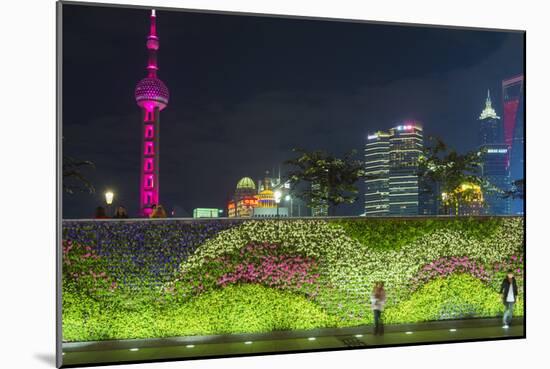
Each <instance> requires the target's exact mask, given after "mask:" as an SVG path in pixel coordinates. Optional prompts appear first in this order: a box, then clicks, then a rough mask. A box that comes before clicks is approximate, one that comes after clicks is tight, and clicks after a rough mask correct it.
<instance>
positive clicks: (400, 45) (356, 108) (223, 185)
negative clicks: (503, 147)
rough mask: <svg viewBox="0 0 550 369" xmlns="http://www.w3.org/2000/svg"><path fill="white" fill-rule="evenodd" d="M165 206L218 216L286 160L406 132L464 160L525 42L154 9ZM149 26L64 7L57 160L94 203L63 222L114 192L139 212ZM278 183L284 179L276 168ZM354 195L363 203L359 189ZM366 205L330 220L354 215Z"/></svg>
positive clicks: (66, 204) (116, 11) (79, 206)
mask: <svg viewBox="0 0 550 369" xmlns="http://www.w3.org/2000/svg"><path fill="white" fill-rule="evenodd" d="M157 29H158V35H159V37H160V50H159V54H158V60H159V67H160V69H159V78H160V79H162V80H163V81H164V82H165V83H166V85H167V86H168V88H169V89H170V103H169V105H168V107H167V108H166V109H165V110H163V111H162V112H161V117H160V122H161V123H160V127H161V128H160V153H161V156H160V182H161V187H160V191H161V192H160V198H161V201H160V202H161V203H162V204H163V205H164V206H165V207H166V208H168V209H173V208H174V207H176V208H177V216H191V215H192V211H193V209H194V208H197V207H214V208H216V207H217V208H225V206H226V203H227V201H228V199H229V197H230V196H231V195H232V193H233V191H234V188H235V186H236V183H237V181H238V179H239V178H241V177H243V176H250V177H252V178H253V179H255V180H257V179H259V178H261V177H263V176H264V173H265V171H266V170H270V171H272V169H273V168H278V166H279V164H280V163H282V162H284V161H285V160H286V159H289V158H291V157H292V156H293V153H292V151H291V150H292V148H294V147H301V148H305V149H324V150H328V151H329V152H332V153H335V154H341V153H344V152H346V151H349V150H351V149H356V150H358V153H359V155H358V157H359V158H362V156H363V151H362V150H363V147H364V145H365V141H366V135H367V133H368V132H373V131H376V130H380V129H388V128H390V127H392V126H395V125H397V124H398V123H399V122H400V121H402V120H405V119H415V120H419V121H420V122H422V124H423V127H424V134H425V136H429V135H433V136H440V137H442V138H443V139H444V140H445V141H446V142H447V143H448V144H450V145H451V146H454V147H456V148H457V149H458V150H461V151H464V150H471V149H474V148H475V147H476V146H477V144H478V142H477V141H478V121H477V117H478V116H479V114H480V112H481V110H482V109H483V107H484V102H485V96H486V94H487V89H488V88H489V89H491V95H492V96H493V106H494V107H495V108H496V111H497V114H499V115H501V116H502V102H501V91H500V86H501V81H502V79H504V78H507V77H510V76H514V75H517V74H520V73H523V68H524V65H523V50H524V42H523V41H524V38H523V33H519V32H517V33H514V32H494V31H471V30H456V29H451V30H450V29H443V28H429V27H411V26H408V27H404V26H395V25H381V24H365V23H344V22H336V21H319V20H315V21H314V20H303V19H301V20H298V19H284V18H269V17H253V16H236V15H219V14H200V13H190V12H178V11H163V10H157ZM148 31H149V11H148V10H145V9H128V8H113V7H92V6H86V5H64V6H63V137H64V140H63V150H64V154H66V155H69V156H73V157H75V158H78V159H83V160H91V161H93V162H94V163H95V166H96V168H95V169H94V170H87V171H85V172H84V173H85V174H86V176H87V177H88V178H89V179H90V180H91V181H92V183H93V184H94V186H95V187H96V193H95V194H92V195H90V194H75V195H64V197H63V217H64V218H90V217H92V216H93V214H94V209H95V207H96V206H98V205H101V204H102V203H103V201H104V197H103V192H104V191H105V189H107V188H109V189H112V190H113V191H114V192H115V204H121V205H124V206H126V207H127V208H128V210H129V213H130V215H131V216H135V215H136V214H137V211H138V205H139V204H138V202H139V195H138V192H139V175H140V160H141V157H140V153H141V133H142V127H141V125H142V122H141V113H140V109H139V108H138V106H137V105H136V102H135V100H134V88H135V85H136V83H137V82H138V81H139V80H140V79H142V78H143V77H145V75H146V70H145V67H146V63H147V50H146V47H145V41H146V36H147V34H148ZM282 170H283V173H284V167H283V168H282ZM360 186H361V189H362V188H363V186H362V184H360ZM362 211H363V197H360V198H359V199H358V201H357V202H356V203H355V204H354V205H351V206H347V207H342V208H341V209H339V211H338V214H339V215H358V214H359V213H361V212H362Z"/></svg>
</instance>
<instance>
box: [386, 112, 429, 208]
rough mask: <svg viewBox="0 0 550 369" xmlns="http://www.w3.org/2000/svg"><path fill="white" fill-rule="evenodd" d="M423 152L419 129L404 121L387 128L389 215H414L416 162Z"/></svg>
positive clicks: (417, 180)
mask: <svg viewBox="0 0 550 369" xmlns="http://www.w3.org/2000/svg"><path fill="white" fill-rule="evenodd" d="M423 149H424V137H423V132H422V127H421V126H420V125H419V124H418V123H417V122H407V123H404V124H402V125H399V126H397V127H394V128H392V129H390V155H389V181H388V184H389V192H390V193H389V199H390V201H389V203H390V215H418V214H419V213H420V206H419V205H420V204H419V200H420V199H419V179H418V159H419V158H420V155H422V152H423Z"/></svg>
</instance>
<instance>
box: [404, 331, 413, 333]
mask: <svg viewBox="0 0 550 369" xmlns="http://www.w3.org/2000/svg"><path fill="white" fill-rule="evenodd" d="M405 334H413V332H411V331H407V332H405Z"/></svg>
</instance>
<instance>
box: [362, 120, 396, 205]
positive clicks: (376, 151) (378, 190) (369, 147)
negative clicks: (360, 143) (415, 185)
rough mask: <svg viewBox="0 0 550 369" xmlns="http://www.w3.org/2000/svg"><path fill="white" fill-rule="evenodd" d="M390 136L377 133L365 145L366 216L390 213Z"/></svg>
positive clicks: (369, 137)
mask: <svg viewBox="0 0 550 369" xmlns="http://www.w3.org/2000/svg"><path fill="white" fill-rule="evenodd" d="M389 161H390V134H389V133H388V132H382V131H379V132H376V133H373V134H369V135H368V136H367V144H366V145H365V175H366V177H365V189H366V190H365V215H366V216H375V215H388V214H389V212H390V197H389V194H390V192H389V178H390V166H389Z"/></svg>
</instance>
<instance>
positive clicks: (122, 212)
mask: <svg viewBox="0 0 550 369" xmlns="http://www.w3.org/2000/svg"><path fill="white" fill-rule="evenodd" d="M113 218H118V219H125V218H128V212H127V211H126V208H125V207H124V206H119V207H118V208H116V211H115V215H114V216H113Z"/></svg>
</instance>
